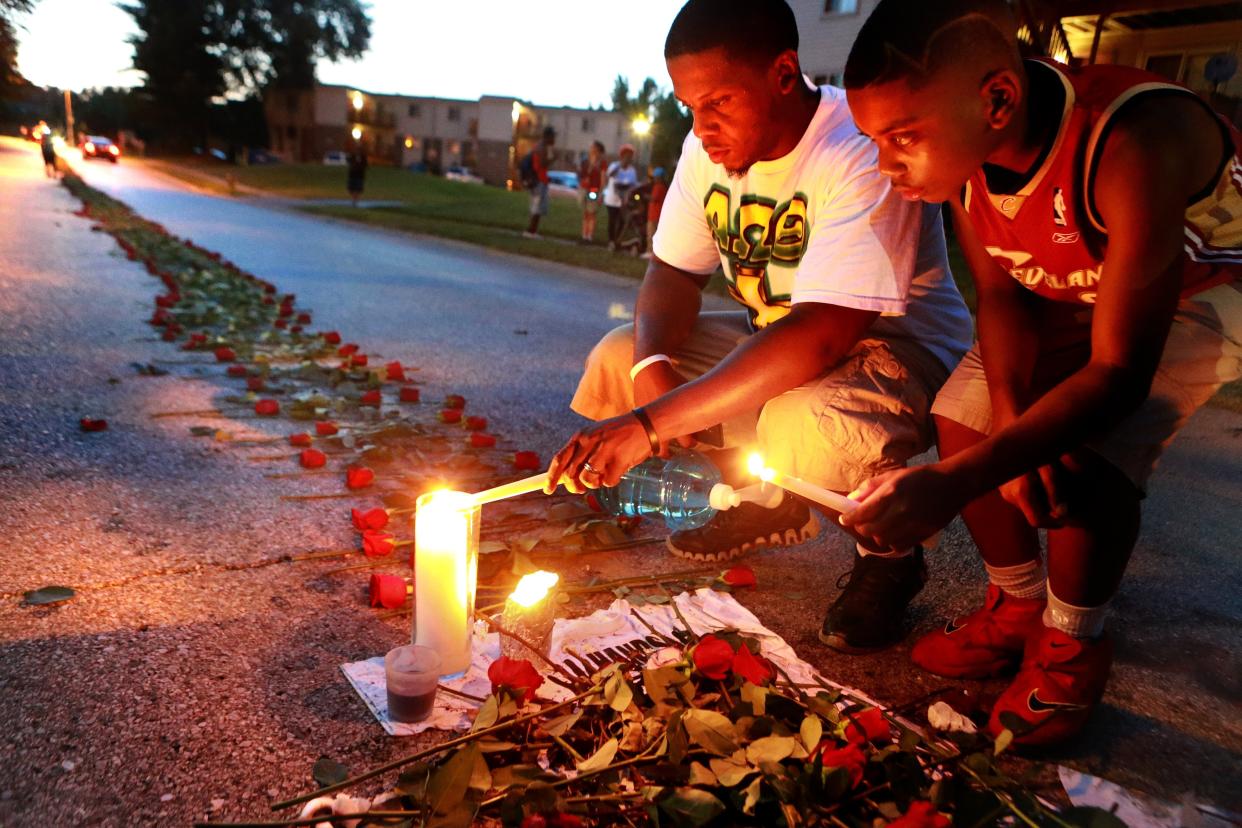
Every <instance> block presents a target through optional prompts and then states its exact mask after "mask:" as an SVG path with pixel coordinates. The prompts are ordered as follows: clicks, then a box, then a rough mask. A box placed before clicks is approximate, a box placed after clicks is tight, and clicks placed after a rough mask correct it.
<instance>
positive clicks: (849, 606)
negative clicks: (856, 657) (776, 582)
mask: <svg viewBox="0 0 1242 828" xmlns="http://www.w3.org/2000/svg"><path fill="white" fill-rule="evenodd" d="M846 576H848V577H849V581H848V582H847V583H846V584H845V586H844V587H843V588H842V587H841V581H840V580H838V581H837V588H838V589H841V594H840V595H838V596H837V600H835V601H833V602H832V606H830V607H829V608H828V615H827V617H825V618H824V625H823V627H821V628H820V631H819V640H820V641H822V642H824V643H825V644H827V645H828V646H829V647H831V648H832V649H834V650H838V651H840V652H843V653H855V654H857V653H870V652H875V651H876V650H882V649H884V648H885V647H891V646H892V645H893V644H896V643H897V642H898V641H900V640H901V639H902V638H904V637H905V635H906V623H905V621H906V607H907V606H909V605H910V602H911V601H912V600H914V596H916V595H918V594H919V590H921V589H922V588H923V584H924V583H925V582H926V581H927V567H926V566H925V565H924V564H923V548H922V547H921V546H916V547H915V548H914V552H913V553H912V554H909V555H905V556H903V557H900V558H886V557H883V556H881V555H860V554H858V552H855V553H854V568H853V569H851V570H850V571H849V572H847V573H845V575H842V576H841V577H842V578H845V577H846Z"/></svg>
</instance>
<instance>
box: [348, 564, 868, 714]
mask: <svg viewBox="0 0 1242 828" xmlns="http://www.w3.org/2000/svg"><path fill="white" fill-rule="evenodd" d="M672 600H673V601H676V603H677V609H678V610H680V611H681V614H682V616H683V617H684V618H685V619H686V623H687V624H689V625H690V628H691V630H692V631H693V633H694V634H695V635H696V636H699V635H703V634H705V633H709V632H712V631H715V630H724V629H736V630H738V631H740V632H741V633H742V634H743V635H745V636H747V637H749V638H753V639H755V640H756V641H758V642H759V649H760V653H761V654H762V655H763V656H764V657H765V658H767V659H769V660H771V661H772V662H773V663H774V664H776V665H777V666H778V667H780V668H781V669H782V670H784V671H785V672H786V673H787V674H788V675H789V677H790V679H792V680H793V681H794V682H795V683H797V684H816V683H817V682H823V683H825V684H827V685H828V686H830V687H835V688H838V689H841V690H844V691H846V692H847V693H849V694H850V695H852V696H853V697H854V698H856V699H859V700H861V701H864V702H866V703H868V704H875V705H877V706H879V705H878V704H877V703H876V702H875V701H873V700H872V699H871V698H869V697H868V696H866V695H864V694H863V693H861V692H859V691H858V690H854V689H851V688H848V687H845V686H844V685H841V684H838V683H836V682H834V681H832V680H830V679H827V678H825V677H824V676H822V675H821V674H820V673H819V672H817V671H816V670H815V668H814V667H812V666H811V665H809V664H807V663H806V662H805V661H803V660H802V659H800V658H798V654H797V653H795V652H794V650H793V648H792V647H790V646H789V645H788V644H787V643H786V642H785V639H783V638H781V637H780V636H779V635H777V634H776V633H774V632H772V631H771V630H769V629H768V628H767V627H765V626H763V624H761V623H760V622H759V619H758V618H756V617H755V616H754V614H753V613H751V612H750V610H748V609H746V608H745V607H743V606H742V605H741V604H739V603H738V602H737V600H736V599H735V598H734V597H733V596H732V595H730V594H729V593H727V592H717V591H716V590H713V589H709V588H706V587H704V588H703V589H700V590H698V591H697V592H695V593H693V594H691V593H686V592H683V593H681V594H680V595H677V596H674V597H673V599H672ZM637 616H641V619H642V620H640V618H639V617H637ZM643 620H645V621H646V622H647V623H646V624H644V623H643ZM647 625H650V626H651V627H652V628H654V629H655V631H656V632H655V633H653V632H652V631H651V630H650V629H648V628H647ZM681 628H682V624H681V621H680V620H679V619H678V618H677V615H676V613H675V612H674V611H673V608H672V607H671V606H670V605H668V604H659V605H657V604H645V605H643V606H639V607H631V606H630V604H629V602H627V601H625V600H622V599H618V600H616V601H613V602H612V604H611V605H610V606H609V607H608V608H607V609H603V610H598V611H597V612H594V613H592V614H591V615H588V616H585V617H583V618H558V619H557V620H556V623H555V625H554V626H553V628H552V637H551V641H550V646H549V652H550V657H551V659H552V660H553V661H555V662H556V663H557V664H560V665H561V666H562V667H564V668H565V669H566V670H567V671H569V672H570V673H573V674H576V675H581V676H583V677H586V676H589V675H591V674H592V673H595V672H598V671H599V670H601V669H603V668H604V667H606V666H607V665H609V664H614V663H616V662H628V663H629V664H630V665H632V666H633V667H634V668H635V669H638V668H641V667H642V665H643V664H644V663H645V662H646V660H647V656H648V655H650V654H651V653H652V652H654V651H655V650H658V649H660V648H661V647H665V646H668V645H670V644H678V645H679V646H680V644H681V642H678V641H677V639H676V635H675V634H674V630H678V631H680V630H681ZM486 629H487V628H486V625H485V624H483V623H482V622H479V623H477V624H476V625H475V630H474V639H473V650H474V651H473V654H472V659H471V664H470V669H469V670H468V671H467V672H466V674H465V675H464V676H462V677H461V678H458V679H455V680H453V681H445V682H442V684H443V685H444V686H446V687H451V688H453V689H454V690H460V691H462V692H463V693H469V694H470V695H473V696H480V697H483V696H487V695H488V693H490V692H491V682H490V681H489V680H488V678H487V668H488V666H489V665H490V664H491V663H492V662H493V661H495V660H496V658H497V657H499V655H500V639H499V638H498V636H497V635H496V634H495V633H487V632H486ZM531 661H532V663H534V665H535V666H536V667H537V668H540V670H541V671H543V672H546V665H544V664H542V663H540V662H539V660H538V659H535V658H532V659H531ZM341 670H342V672H344V673H345V677H346V678H347V679H349V683H350V684H352V685H353V687H354V689H355V690H356V691H357V692H358V695H360V696H361V697H362V700H363V701H364V702H366V705H367V707H368V708H369V709H370V710H371V712H372V713H373V714H374V715H375V718H376V719H378V720H379V722H380V724H381V725H383V727H384V730H385V731H387V732H388V733H389V734H390V735H392V736H409V735H411V734H414V733H421V732H422V731H424V730H427V729H429V728H437V729H439V730H466V729H468V728H469V727H470V722H471V720H472V719H473V713H474V710H475V708H476V707H477V706H478V705H477V704H475V703H473V702H471V701H469V700H467V699H462V698H459V697H457V696H452V695H450V694H448V693H445V692H443V691H441V692H440V693H437V694H436V704H435V708H434V709H433V710H432V713H431V715H430V716H429V717H428V718H426V719H424V720H423V721H421V722H418V723H416V724H406V723H403V722H392V721H389V719H388V699H387V692H386V690H385V687H384V657H383V656H376V657H375V658H371V659H367V660H366V661H355V662H352V663H350V664H344V665H341ZM538 695H539V697H540V698H542V699H547V700H550V701H561V700H563V699H567V698H569V697H570V696H571V695H573V694H572V693H571V692H570V691H569V690H567V689H565V688H564V687H561V686H560V685H558V684H555V683H553V682H551V681H545V682H544V683H543V686H542V687H540V688H539V693H538Z"/></svg>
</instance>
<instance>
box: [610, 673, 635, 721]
mask: <svg viewBox="0 0 1242 828" xmlns="http://www.w3.org/2000/svg"><path fill="white" fill-rule="evenodd" d="M604 700H605V701H606V702H608V706H609V707H611V708H612V709H613V710H615V711H617V712H618V713H620V712H622V711H623V710H625V709H626V708H627V707H629V706H630V703H631V702H633V701H634V691H633V689H631V688H630V684H629V682H628V681H626V680H625V676H624V675H623V674H622V672H621V671H620V670H618V671H617V672H615V673H613V675H612V678H610V679H608V682H607V683H606V684H605V685H604Z"/></svg>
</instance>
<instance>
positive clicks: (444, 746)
mask: <svg viewBox="0 0 1242 828" xmlns="http://www.w3.org/2000/svg"><path fill="white" fill-rule="evenodd" d="M601 689H602V688H601V687H600V686H599V685H595V686H593V687H591V688H589V689H587V690H584V691H583V692H581V693H579V694H578V695H576V696H574V697H573V698H570V699H566V700H565V701H563V702H558V703H557V704H554V705H552V706H551V707H547V708H544V709H542V710H536V711H535V712H533V713H527V714H526V715H525V716H519V717H517V718H516V719H510V720H509V721H507V722H500V723H498V724H494V725H492V726H491V727H485V728H483V729H482V730H475V731H473V732H471V733H467V734H465V735H463V736H458V737H457V738H456V739H449V740H448V741H447V742H441V743H440V744H438V745H433V746H431V747H429V748H425V749H423V750H420V751H417V752H416V753H411V754H410V755H409V756H403V757H401V758H400V759H394V760H393V761H391V762H388V763H387V764H384V765H380V766H379V767H378V768H372V769H371V770H369V771H367V772H366V773H360V774H358V775H357V776H354V777H351V778H349V779H346V780H344V781H342V782H337V783H336V784H335V785H328V786H327V787H326V788H320V789H319V790H317V791H312V792H311V793H308V794H302V795H301V796H298V797H295V798H293V799H286V800H285V801H283V802H277V803H276V804H274V805H272V810H273V811H279V810H280V809H282V808H288V807H289V806H291V805H300V804H301V803H303V802H308V801H310V800H312V799H314V798H315V797H317V796H326V795H328V794H330V793H335V792H337V791H339V790H342V789H344V788H348V787H350V786H351V785H356V784H358V783H359V782H364V781H366V780H368V779H374V778H375V777H377V776H382V775H383V774H385V773H388V772H389V771H391V770H396V769H397V768H399V767H401V766H402V765H408V764H409V763H411V762H417V761H418V760H419V759H425V758H426V757H428V756H433V755H435V754H437V753H440V752H442V751H445V750H448V749H449V748H454V747H457V746H458V745H464V744H466V743H467V742H472V741H474V740H475V739H480V738H482V737H484V736H490V735H492V734H493V733H499V732H500V731H502V730H506V729H507V728H510V727H513V726H514V725H519V724H525V723H526V722H529V721H532V720H534V719H537V718H539V717H540V716H546V715H548V714H549V713H553V712H556V711H558V710H563V709H565V708H566V707H569V706H570V705H572V704H574V703H576V702H580V701H582V700H583V699H585V698H586V697H587V696H590V695H593V694H595V693H598V692H599V691H600V690H601Z"/></svg>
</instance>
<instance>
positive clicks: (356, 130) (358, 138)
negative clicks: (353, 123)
mask: <svg viewBox="0 0 1242 828" xmlns="http://www.w3.org/2000/svg"><path fill="white" fill-rule="evenodd" d="M349 134H350V135H352V136H354V140H355V141H361V140H362V127H354V131H353V132H351V133H349Z"/></svg>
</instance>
